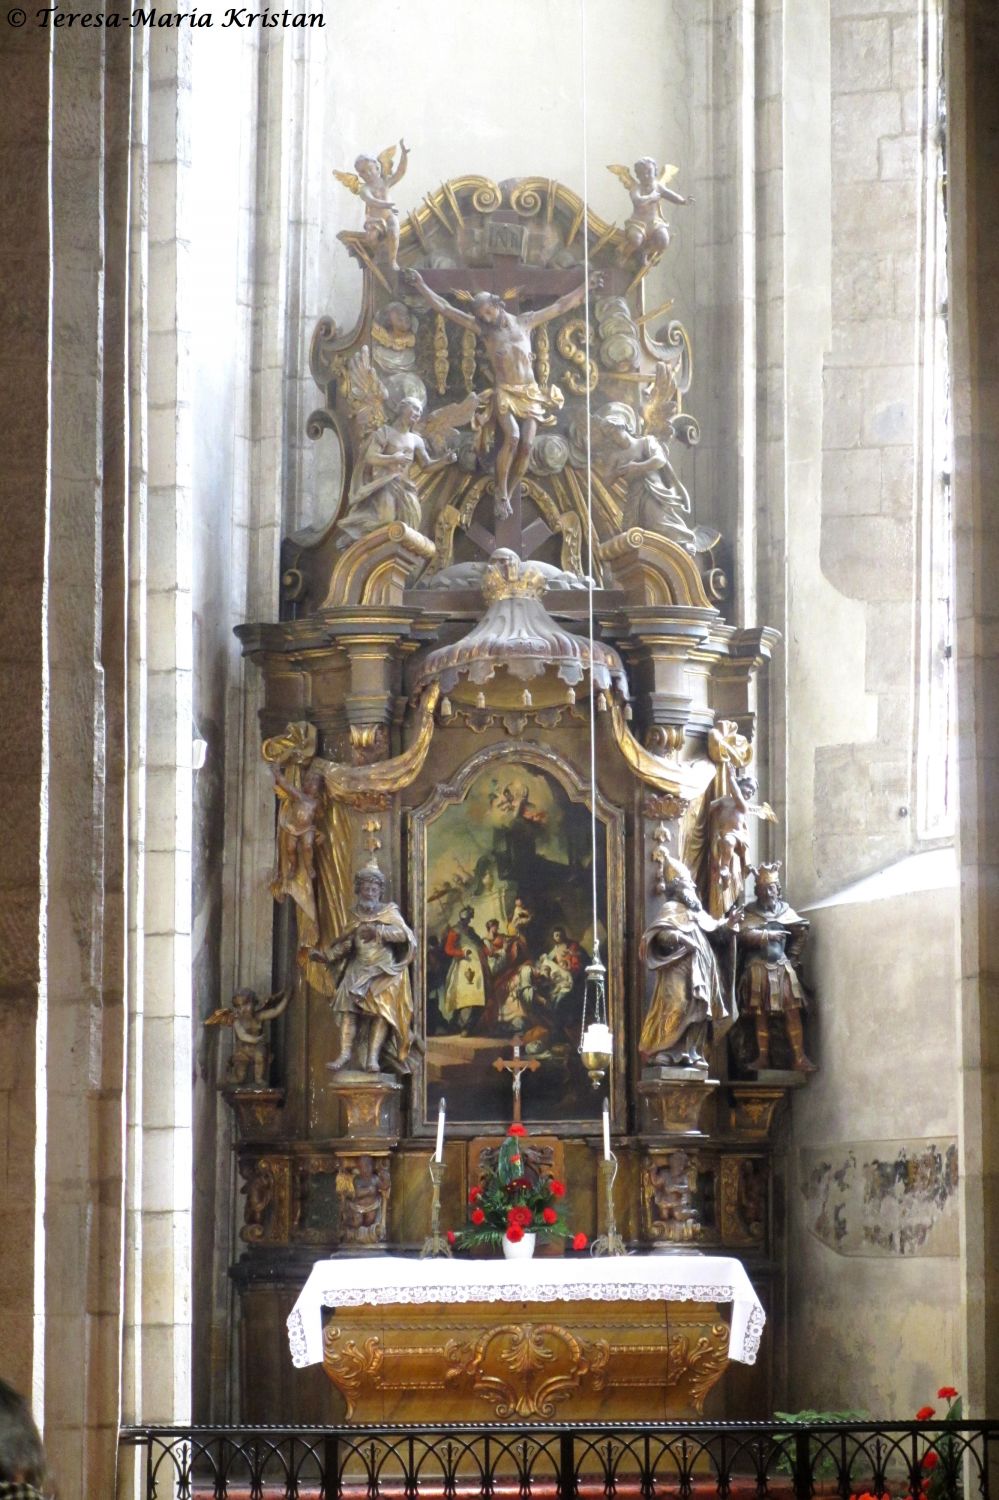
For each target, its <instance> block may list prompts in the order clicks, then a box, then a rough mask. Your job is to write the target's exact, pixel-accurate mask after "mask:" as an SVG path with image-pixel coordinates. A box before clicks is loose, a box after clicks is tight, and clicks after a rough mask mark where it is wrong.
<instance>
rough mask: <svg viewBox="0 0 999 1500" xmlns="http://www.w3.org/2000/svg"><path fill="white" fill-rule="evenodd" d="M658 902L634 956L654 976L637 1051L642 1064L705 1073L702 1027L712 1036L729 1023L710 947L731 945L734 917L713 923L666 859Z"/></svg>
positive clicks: (731, 1007)
mask: <svg viewBox="0 0 999 1500" xmlns="http://www.w3.org/2000/svg"><path fill="white" fill-rule="evenodd" d="M663 875H664V878H665V879H664V899H663V904H662V906H661V907H660V909H659V911H658V913H657V915H656V918H655V921H654V922H652V924H651V925H650V926H649V928H648V929H647V930H646V931H645V932H644V933H643V934H642V941H641V945H640V947H639V957H640V959H641V961H642V963H643V964H644V965H645V967H646V968H647V969H648V970H649V971H650V972H652V973H654V974H655V975H656V986H655V990H654V992H653V995H652V1001H651V1003H650V1005H649V1008H648V1010H647V1012H646V1015H645V1020H644V1022H643V1025H642V1032H641V1036H640V1038H639V1042H638V1050H639V1053H640V1055H641V1058H642V1062H643V1063H645V1064H646V1065H649V1064H652V1065H665V1066H672V1067H691V1068H697V1069H705V1068H706V1067H707V1058H706V1057H705V1055H704V1048H705V1046H706V1045H707V1039H708V1026H709V1024H710V1025H711V1026H712V1028H713V1031H714V1035H715V1036H716V1037H718V1036H722V1035H724V1033H725V1032H726V1031H727V1030H728V1029H729V1027H730V1026H731V1025H732V1023H733V1021H734V1020H735V1015H736V1011H735V1000H734V996H733V995H732V993H731V983H730V981H727V980H726V979H725V978H723V974H722V969H721V966H720V965H719V963H718V960H717V959H716V957H715V953H714V949H713V947H712V943H714V942H718V941H724V942H726V943H727V944H728V945H729V946H731V933H732V931H733V928H734V927H735V926H736V924H737V923H738V920H739V915H740V913H739V912H738V911H737V910H733V911H731V912H730V913H729V914H728V915H727V916H726V918H725V919H724V920H723V921H717V920H716V919H715V918H714V917H712V916H711V915H710V914H709V913H708V912H706V911H705V910H704V908H703V906H702V905H701V902H700V899H699V898H698V895H697V890H696V888H695V886H694V881H693V877H692V876H691V873H690V871H689V870H688V869H687V867H686V865H683V864H681V863H680V862H679V861H678V860H673V859H670V858H669V857H667V859H666V862H665V866H664V870H663Z"/></svg>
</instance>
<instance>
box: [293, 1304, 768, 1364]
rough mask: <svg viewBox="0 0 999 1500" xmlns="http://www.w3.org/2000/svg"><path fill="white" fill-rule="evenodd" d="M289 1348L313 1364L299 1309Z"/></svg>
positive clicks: (297, 1357) (295, 1360)
mask: <svg viewBox="0 0 999 1500" xmlns="http://www.w3.org/2000/svg"><path fill="white" fill-rule="evenodd" d="M327 1305H328V1304H327ZM758 1342H759V1340H757V1343H758ZM288 1347H289V1349H290V1350H291V1362H292V1364H293V1365H294V1366H295V1368H296V1369H297V1370H303V1369H304V1368H305V1366H306V1365H309V1364H311V1363H312V1361H311V1360H310V1358H309V1341H308V1339H307V1338H306V1337H305V1323H304V1322H303V1320H302V1314H301V1313H300V1312H299V1310H298V1308H297V1307H293V1308H292V1310H291V1312H290V1313H289V1315H288Z"/></svg>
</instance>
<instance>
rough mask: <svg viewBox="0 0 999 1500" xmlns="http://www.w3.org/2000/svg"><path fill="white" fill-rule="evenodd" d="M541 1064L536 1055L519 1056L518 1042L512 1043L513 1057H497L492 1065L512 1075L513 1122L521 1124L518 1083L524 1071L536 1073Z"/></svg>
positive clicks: (498, 1071) (498, 1070)
mask: <svg viewBox="0 0 999 1500" xmlns="http://www.w3.org/2000/svg"><path fill="white" fill-rule="evenodd" d="M540 1066H541V1064H540V1063H539V1062H538V1059H537V1058H536V1057H521V1055H520V1043H519V1042H518V1041H515V1042H514V1044H513V1057H512V1058H511V1057H497V1058H496V1059H495V1060H494V1062H493V1067H494V1068H495V1069H496V1071H497V1073H510V1074H512V1076H513V1123H514V1124H515V1125H520V1124H521V1118H520V1085H521V1079H522V1077H523V1075H524V1074H525V1073H536V1072H537V1071H538V1069H539V1068H540Z"/></svg>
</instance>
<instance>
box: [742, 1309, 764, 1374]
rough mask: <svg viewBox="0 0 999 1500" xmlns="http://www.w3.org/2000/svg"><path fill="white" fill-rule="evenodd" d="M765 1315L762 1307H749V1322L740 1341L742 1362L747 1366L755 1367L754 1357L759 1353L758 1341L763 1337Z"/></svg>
mask: <svg viewBox="0 0 999 1500" xmlns="http://www.w3.org/2000/svg"><path fill="white" fill-rule="evenodd" d="M766 1321H767V1320H766V1315H765V1314H764V1311H763V1309H762V1307H751V1308H750V1310H749V1321H748V1323H747V1324H746V1333H745V1336H744V1338H743V1341H742V1362H743V1364H747V1365H755V1363H756V1356H757V1355H758V1354H759V1352H760V1340H761V1339H762V1337H763V1325H764V1323H765V1322H766Z"/></svg>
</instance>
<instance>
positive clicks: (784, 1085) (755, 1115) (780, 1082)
mask: <svg viewBox="0 0 999 1500" xmlns="http://www.w3.org/2000/svg"><path fill="white" fill-rule="evenodd" d="M760 1077H761V1080H762V1078H764V1077H766V1078H767V1080H768V1081H767V1082H765V1083H764V1082H762V1081H760V1082H758V1083H741V1082H736V1083H733V1084H731V1085H730V1103H729V1126H730V1128H731V1130H732V1131H733V1133H734V1134H736V1135H740V1136H742V1137H743V1138H744V1139H746V1140H750V1141H765V1140H768V1139H769V1137H770V1131H771V1127H772V1126H773V1122H774V1117H775V1115H776V1114H777V1111H778V1110H779V1109H780V1107H781V1106H782V1104H783V1103H784V1100H785V1099H786V1098H787V1096H788V1094H789V1093H790V1092H791V1091H792V1090H793V1089H800V1088H804V1086H805V1074H804V1073H795V1072H787V1073H784V1072H778V1071H777V1070H776V1069H774V1070H768V1072H767V1073H766V1074H761V1075H760Z"/></svg>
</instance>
